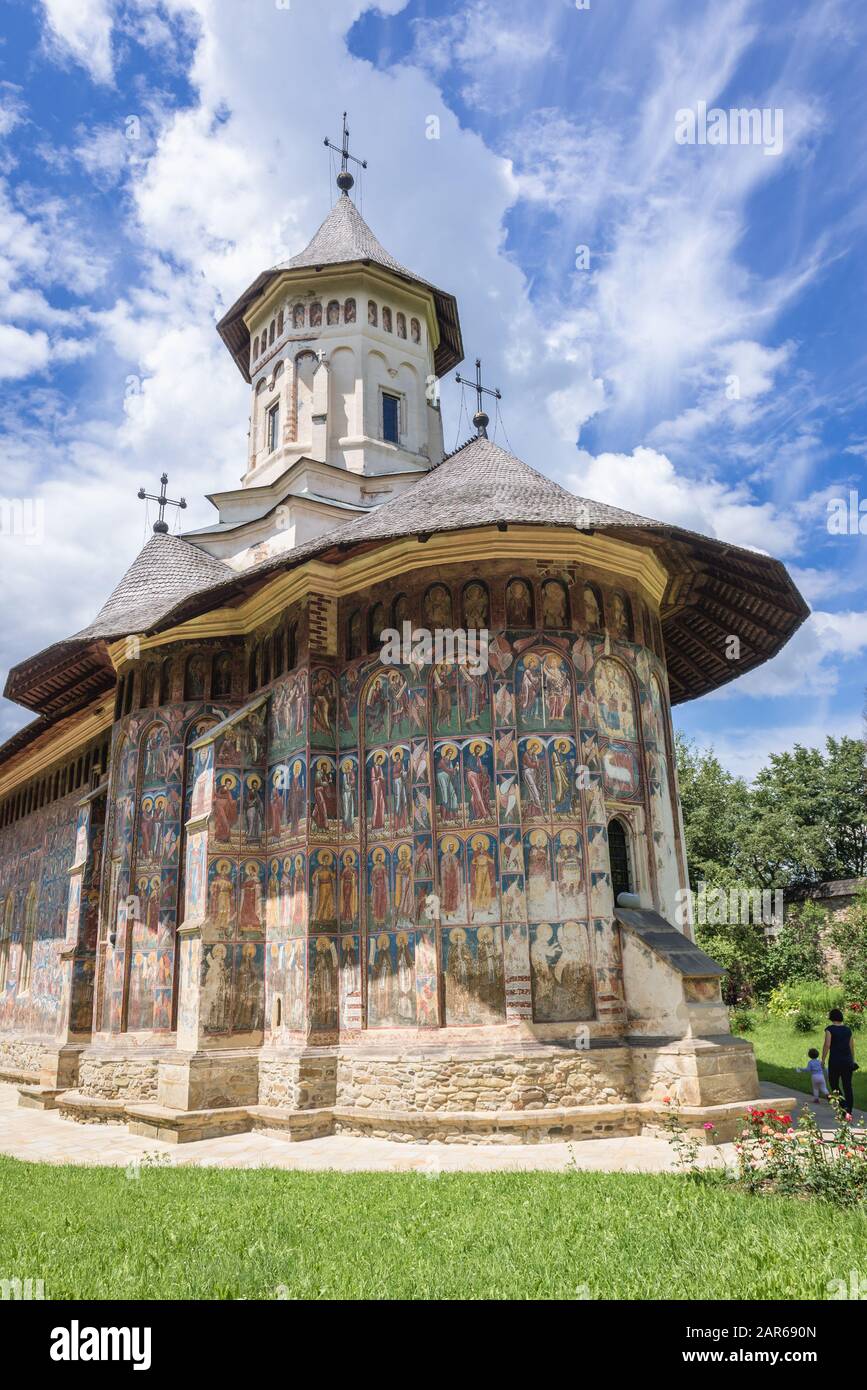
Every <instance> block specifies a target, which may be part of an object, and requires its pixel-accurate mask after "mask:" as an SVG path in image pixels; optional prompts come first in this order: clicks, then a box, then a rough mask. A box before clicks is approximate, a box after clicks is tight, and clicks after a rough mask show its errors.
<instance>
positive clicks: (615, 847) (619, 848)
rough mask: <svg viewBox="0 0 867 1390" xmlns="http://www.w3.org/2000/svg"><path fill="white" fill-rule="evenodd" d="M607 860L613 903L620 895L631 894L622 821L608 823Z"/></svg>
mask: <svg viewBox="0 0 867 1390" xmlns="http://www.w3.org/2000/svg"><path fill="white" fill-rule="evenodd" d="M608 858H609V861H610V863H611V888H612V891H613V893H614V901H615V903H616V902H617V899H618V897H619V896H620V894H621V893H631V892H632V875H631V874H630V872H629V842H628V840H627V838H626V827H625V825H624V824H623V821H621V820H617V818H616V817H615V819H614V820H612V821H609V822H608Z"/></svg>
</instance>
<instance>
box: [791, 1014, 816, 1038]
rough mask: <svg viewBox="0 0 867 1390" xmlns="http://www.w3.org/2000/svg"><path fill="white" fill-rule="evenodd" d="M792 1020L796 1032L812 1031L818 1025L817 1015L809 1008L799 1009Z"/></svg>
mask: <svg viewBox="0 0 867 1390" xmlns="http://www.w3.org/2000/svg"><path fill="white" fill-rule="evenodd" d="M792 1022H793V1023H794V1026H795V1032H796V1033H812V1032H814V1031H815V1029H816V1027H817V1026H818V1025H817V1022H816V1015H815V1014H811V1013H810V1012H809V1010H807V1009H799V1010H798V1012H797V1013H796V1014H795V1017H794V1019H793V1020H792Z"/></svg>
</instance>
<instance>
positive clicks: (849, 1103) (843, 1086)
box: [822, 1009, 855, 1115]
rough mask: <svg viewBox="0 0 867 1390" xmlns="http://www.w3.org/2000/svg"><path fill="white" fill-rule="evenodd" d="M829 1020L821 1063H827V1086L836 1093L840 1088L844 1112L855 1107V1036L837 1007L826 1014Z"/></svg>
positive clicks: (850, 1111) (849, 1112)
mask: <svg viewBox="0 0 867 1390" xmlns="http://www.w3.org/2000/svg"><path fill="white" fill-rule="evenodd" d="M828 1018H829V1020H830V1022H829V1023H828V1026H827V1027H826V1029H825V1042H824V1044H823V1046H822V1065H823V1066H824V1064H825V1061H826V1060H827V1063H828V1086H829V1088H830V1090H831V1091H832V1092H833V1091H836V1092H837V1093H838V1094H839V1092H840V1091H841V1090H842V1092H843V1102H844V1105H845V1107H846V1114H847V1115H851V1114H852V1111H853V1110H854V1109H855V1101H854V1098H853V1095H852V1074H853V1072H854V1071H855V1038H854V1036H853V1033H852V1029H851V1028H847V1027H846V1026H845V1025H844V1023H843V1015H842V1013H841V1012H840V1010H839V1009H832V1010H831V1012H830V1013H829V1015H828Z"/></svg>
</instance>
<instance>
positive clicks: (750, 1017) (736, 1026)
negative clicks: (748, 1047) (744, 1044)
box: [731, 1008, 756, 1033]
mask: <svg viewBox="0 0 867 1390" xmlns="http://www.w3.org/2000/svg"><path fill="white" fill-rule="evenodd" d="M731 1024H732V1032H733V1033H751V1032H752V1031H753V1029H754V1028H755V1026H756V1018H755V1014H754V1013H753V1011H752V1009H744V1008H737V1009H732V1011H731Z"/></svg>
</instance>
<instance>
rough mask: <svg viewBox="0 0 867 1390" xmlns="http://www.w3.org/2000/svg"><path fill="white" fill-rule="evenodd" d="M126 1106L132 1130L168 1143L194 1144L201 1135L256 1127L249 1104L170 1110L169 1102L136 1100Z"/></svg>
mask: <svg viewBox="0 0 867 1390" xmlns="http://www.w3.org/2000/svg"><path fill="white" fill-rule="evenodd" d="M125 1109H126V1118H127V1121H128V1124H129V1132H130V1134H139V1135H141V1136H143V1137H144V1138H146V1139H162V1140H164V1141H165V1143H167V1144H190V1143H193V1142H194V1141H196V1140H198V1139H219V1138H221V1137H222V1136H223V1135H226V1134H246V1133H247V1131H248V1130H250V1129H251V1128H252V1120H251V1118H250V1112H249V1110H248V1108H247V1107H246V1106H225V1107H223V1108H221V1109H215V1110H170V1109H169V1107H168V1106H166V1105H151V1104H147V1103H136V1102H132V1103H129V1104H127V1105H126V1107H125Z"/></svg>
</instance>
